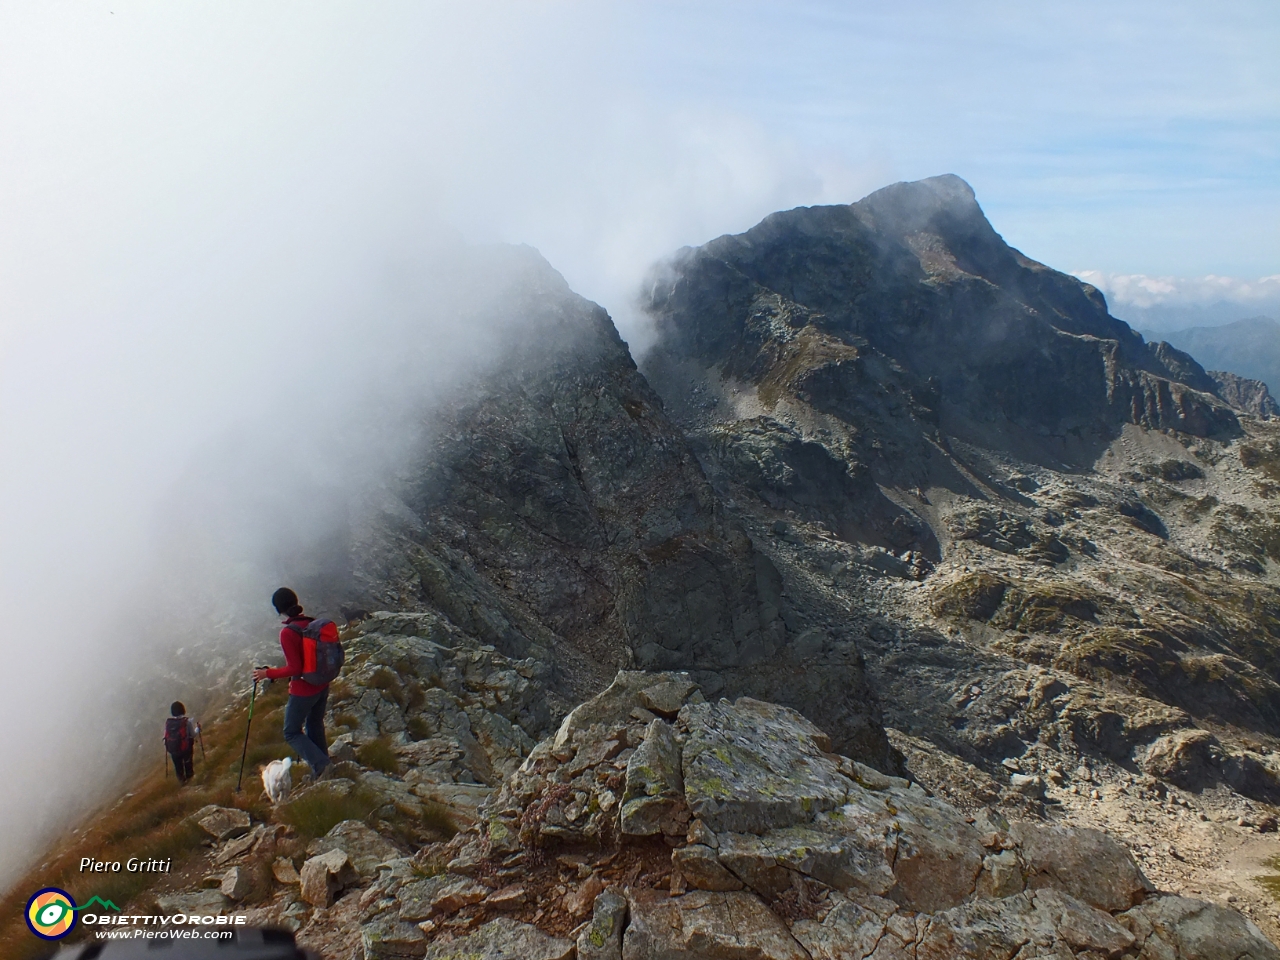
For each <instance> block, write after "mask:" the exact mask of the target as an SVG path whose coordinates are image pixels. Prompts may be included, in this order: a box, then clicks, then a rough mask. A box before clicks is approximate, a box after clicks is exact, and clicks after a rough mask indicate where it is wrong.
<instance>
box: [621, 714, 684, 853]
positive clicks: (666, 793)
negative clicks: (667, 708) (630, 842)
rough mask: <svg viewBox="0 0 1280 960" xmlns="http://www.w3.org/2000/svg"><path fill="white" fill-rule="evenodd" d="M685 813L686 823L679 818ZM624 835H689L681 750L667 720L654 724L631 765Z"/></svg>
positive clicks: (624, 801) (625, 796) (624, 805)
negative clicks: (687, 831)
mask: <svg viewBox="0 0 1280 960" xmlns="http://www.w3.org/2000/svg"><path fill="white" fill-rule="evenodd" d="M681 812H684V813H685V814H686V816H685V817H684V822H683V823H682V822H680V821H679V820H677V817H678V816H679V815H680V814H681ZM621 818H622V819H621V826H622V832H623V833H629V834H634V835H638V836H650V835H652V834H655V833H667V834H677V833H684V832H685V824H686V823H688V816H687V808H686V806H685V803H684V780H683V777H682V775H681V770H680V747H679V745H678V744H677V743H676V737H675V732H674V731H673V730H672V729H671V725H670V724H669V723H667V722H666V721H665V720H654V721H652V722H651V723H650V724H649V726H648V727H647V728H646V730H645V734H644V742H642V743H641V744H640V746H639V748H638V749H637V750H636V752H635V753H633V754H632V755H631V759H630V760H629V761H628V762H627V779H626V789H625V792H624V793H623V795H622V810H621Z"/></svg>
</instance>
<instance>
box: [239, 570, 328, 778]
mask: <svg viewBox="0 0 1280 960" xmlns="http://www.w3.org/2000/svg"><path fill="white" fill-rule="evenodd" d="M271 605H272V606H273V607H275V608H276V613H279V614H281V615H282V616H283V617H284V627H283V628H282V629H281V630H280V649H281V650H283V651H284V660H285V665H284V666H283V667H272V668H270V669H268V668H266V667H259V668H258V669H256V670H254V671H253V679H254V680H280V679H283V678H284V677H289V678H290V679H289V702H288V703H286V704H285V707H284V739H285V742H286V743H288V744H289V746H291V747H292V748H293V749H294V752H296V753H297V754H298V756H299V757H301V758H302V759H303V760H305V761H306V763H307V764H308V765H309V766H310V767H311V776H312V778H314V779H318V778H319V777H320V776H322V775H323V774H324V771H325V768H326V767H328V766H329V742H328V740H326V739H325V735H324V711H325V707H327V706H328V703H329V683H330V681H332V680H333V678H334V677H336V676H337V675H338V670H339V669H341V667H342V661H343V653H342V644H341V643H339V642H338V628H337V627H336V626H335V625H334V623H333V621H331V620H317V619H315V618H314V617H308V616H306V615H305V614H303V612H302V604H300V603H299V602H298V595H297V594H296V593H294V592H293V591H292V590H290V589H289V588H288V587H281V588H280V589H279V590H277V591H276V592H275V593H273V594H272V595H271ZM304 729H305V731H306V733H305V734H304V733H303V730H304Z"/></svg>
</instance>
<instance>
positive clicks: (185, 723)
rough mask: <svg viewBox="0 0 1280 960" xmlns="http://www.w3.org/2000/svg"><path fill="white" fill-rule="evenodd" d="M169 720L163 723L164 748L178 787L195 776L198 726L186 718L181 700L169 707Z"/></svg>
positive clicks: (185, 711)
mask: <svg viewBox="0 0 1280 960" xmlns="http://www.w3.org/2000/svg"><path fill="white" fill-rule="evenodd" d="M169 714H170V716H169V719H167V720H166V721H165V722H164V748H165V750H167V751H168V753H169V757H170V759H172V760H173V769H174V770H176V771H177V773H178V785H179V786H182V785H183V784H185V783H186V782H187V781H188V780H190V779H191V778H192V777H193V776H195V772H196V771H195V764H194V762H193V761H194V759H195V752H196V737H198V736H200V724H198V723H196V722H195V721H194V720H192V719H191V718H190V717H188V716H187V708H186V707H185V706H184V705H183V703H182V701H181V700H175V701H173V703H171V704H170V705H169Z"/></svg>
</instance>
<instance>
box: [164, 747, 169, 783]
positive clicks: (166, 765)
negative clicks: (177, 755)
mask: <svg viewBox="0 0 1280 960" xmlns="http://www.w3.org/2000/svg"><path fill="white" fill-rule="evenodd" d="M164 778H165V779H166V780H168V779H169V748H168V747H165V748H164Z"/></svg>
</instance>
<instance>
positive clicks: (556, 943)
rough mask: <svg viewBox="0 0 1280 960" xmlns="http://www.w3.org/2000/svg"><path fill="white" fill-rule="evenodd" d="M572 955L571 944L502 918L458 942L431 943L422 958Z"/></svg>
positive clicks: (501, 959) (551, 959) (522, 959)
mask: <svg viewBox="0 0 1280 960" xmlns="http://www.w3.org/2000/svg"><path fill="white" fill-rule="evenodd" d="M573 951H574V944H573V941H572V940H565V939H563V938H561V937H550V936H547V935H546V934H545V933H543V932H542V931H541V930H539V929H538V928H537V927H535V926H532V925H530V924H527V923H520V922H518V921H515V920H510V919H508V918H506V917H499V918H498V919H497V920H490V921H489V922H488V923H486V924H484V925H483V926H481V927H480V928H479V929H478V930H476V931H475V932H474V933H470V934H467V935H466V936H463V937H459V938H457V939H456V940H450V941H437V942H435V943H432V944H431V945H430V946H429V947H427V949H426V951H425V953H423V954H422V956H424V957H426V958H427V960H477V958H483V960H569V958H570V957H572V956H573Z"/></svg>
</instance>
